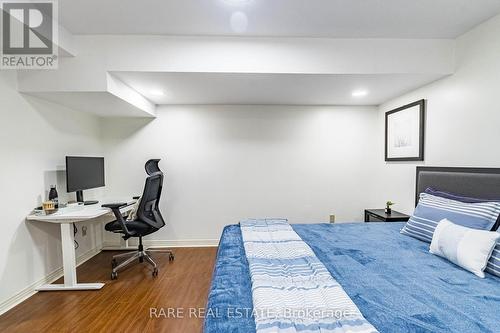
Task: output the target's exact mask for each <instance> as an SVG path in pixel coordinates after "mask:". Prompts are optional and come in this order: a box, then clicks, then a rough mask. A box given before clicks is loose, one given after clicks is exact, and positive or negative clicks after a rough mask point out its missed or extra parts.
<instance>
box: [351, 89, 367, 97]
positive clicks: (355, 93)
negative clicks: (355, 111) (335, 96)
mask: <svg viewBox="0 0 500 333" xmlns="http://www.w3.org/2000/svg"><path fill="white" fill-rule="evenodd" d="M351 95H352V97H364V96H366V95H368V91H367V90H354V91H353V92H352V93H351Z"/></svg>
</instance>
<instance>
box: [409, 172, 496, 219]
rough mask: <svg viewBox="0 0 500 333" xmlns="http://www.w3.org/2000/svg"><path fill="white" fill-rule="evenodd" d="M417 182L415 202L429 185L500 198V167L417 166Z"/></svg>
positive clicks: (440, 188)
mask: <svg viewBox="0 0 500 333" xmlns="http://www.w3.org/2000/svg"><path fill="white" fill-rule="evenodd" d="M416 184H417V189H416V193H415V194H416V198H415V204H417V203H418V198H419V195H420V193H422V192H424V191H425V189H426V188H428V187H432V188H433V189H435V190H440V191H446V192H451V193H455V194H460V195H463V196H467V197H472V198H480V199H494V200H500V168H447V167H417V182H416ZM498 223H500V217H499V221H497V224H498ZM496 227H498V225H496Z"/></svg>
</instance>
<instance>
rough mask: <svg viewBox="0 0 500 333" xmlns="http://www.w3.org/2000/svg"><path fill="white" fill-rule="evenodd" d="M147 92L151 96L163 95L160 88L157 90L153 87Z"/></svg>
mask: <svg viewBox="0 0 500 333" xmlns="http://www.w3.org/2000/svg"><path fill="white" fill-rule="evenodd" d="M149 93H150V94H151V95H153V96H163V95H165V93H164V92H163V91H161V90H158V89H153V90H150V91H149Z"/></svg>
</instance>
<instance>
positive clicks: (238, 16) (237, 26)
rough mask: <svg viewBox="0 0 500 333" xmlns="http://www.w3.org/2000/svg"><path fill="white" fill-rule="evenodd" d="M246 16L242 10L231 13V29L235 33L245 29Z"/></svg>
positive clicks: (246, 24) (246, 25)
mask: <svg viewBox="0 0 500 333" xmlns="http://www.w3.org/2000/svg"><path fill="white" fill-rule="evenodd" d="M247 27H248V17H247V15H246V14H245V13H243V12H234V13H233V14H231V29H233V31H234V32H236V33H240V34H241V33H243V32H245V31H247Z"/></svg>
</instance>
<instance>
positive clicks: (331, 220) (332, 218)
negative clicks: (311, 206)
mask: <svg viewBox="0 0 500 333" xmlns="http://www.w3.org/2000/svg"><path fill="white" fill-rule="evenodd" d="M330 223H335V215H334V214H332V215H330Z"/></svg>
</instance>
